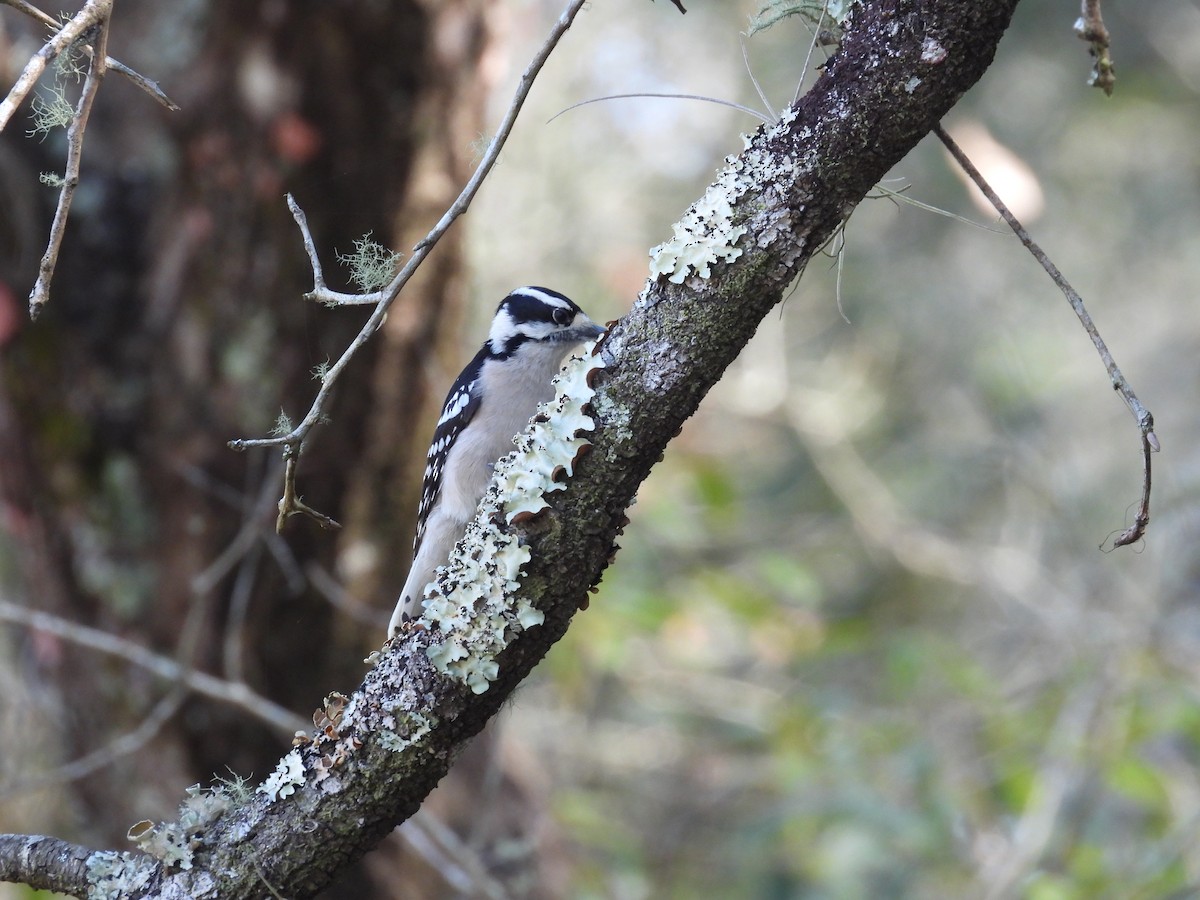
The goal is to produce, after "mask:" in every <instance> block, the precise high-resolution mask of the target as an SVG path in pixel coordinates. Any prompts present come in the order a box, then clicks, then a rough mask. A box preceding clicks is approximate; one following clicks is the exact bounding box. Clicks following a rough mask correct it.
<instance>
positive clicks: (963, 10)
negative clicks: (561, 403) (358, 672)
mask: <svg viewBox="0 0 1200 900" xmlns="http://www.w3.org/2000/svg"><path fill="white" fill-rule="evenodd" d="M1015 6H1016V0H981V2H978V3H971V4H963V3H959V2H956V0H921V2H917V0H880V2H868V3H863V4H860V5H858V6H857V7H856V8H855V11H854V14H853V17H852V19H851V21H850V22H849V23H848V25H847V27H846V31H845V36H844V40H843V44H842V47H841V48H840V50H839V51H838V52H837V53H836V54H835V55H834V57H833V58H832V59H831V60H830V62H829V63H828V64H827V66H826V68H825V72H824V74H823V75H822V77H821V78H820V79H819V81H818V82H817V84H816V85H815V86H814V87H813V89H812V90H811V91H810V92H809V93H808V94H807V95H806V96H805V97H804V98H803V99H802V100H801V101H800V103H799V104H798V105H797V106H796V107H795V109H794V110H792V111H789V112H788V113H787V114H786V115H785V116H784V118H783V120H782V122H781V123H780V124H779V125H777V126H775V127H765V128H763V129H760V131H759V133H758V134H756V135H755V137H754V138H753V140H752V142H751V144H750V146H749V147H748V149H747V150H746V151H745V153H743V154H742V155H741V156H740V157H738V158H736V159H731V160H730V162H729V165H728V167H727V168H726V170H725V171H724V172H723V173H722V179H721V183H722V184H723V185H724V187H722V188H721V190H722V191H723V192H724V196H725V197H726V198H727V199H728V200H729V204H730V206H729V208H730V215H729V216H728V218H727V221H726V223H725V224H726V225H728V226H732V227H734V228H737V227H745V229H746V232H745V233H744V234H743V235H742V236H741V237H740V238H739V239H738V241H737V249H738V250H740V251H741V252H740V256H737V258H736V259H733V260H732V261H730V262H718V263H715V264H714V265H713V266H712V271H711V274H710V275H709V276H708V277H704V278H701V277H699V276H697V275H695V274H687V275H686V277H683V278H682V279H681V282H680V283H673V282H671V281H668V280H667V278H666V277H660V278H659V279H657V280H656V281H654V282H653V283H652V284H650V285H649V286H648V287H647V289H646V290H645V291H644V292H643V294H642V296H641V297H640V298H639V299H638V301H637V303H636V304H635V305H634V308H633V309H632V311H631V312H630V314H629V315H628V316H627V317H625V318H624V319H623V320H622V321H621V322H620V323H619V324H618V325H617V326H616V327H615V328H614V329H613V331H612V333H611V335H610V337H609V339H608V340H607V342H606V343H605V345H604V349H603V355H604V358H605V359H606V361H607V364H608V368H607V369H606V370H605V371H604V372H603V374H602V376H601V377H600V379H599V382H598V388H599V390H598V394H597V397H596V398H595V400H594V402H593V408H594V410H595V418H596V419H597V429H596V431H595V433H594V434H593V435H592V442H593V452H592V453H591V454H590V456H589V457H587V458H586V460H585V461H584V462H583V463H582V464H581V465H580V467H579V470H578V473H577V476H576V477H575V478H574V479H573V480H572V482H571V485H570V488H569V489H568V490H567V491H566V492H563V493H556V494H553V495H550V496H549V497H548V499H549V500H550V502H551V505H552V511H551V512H550V513H549V514H547V515H544V516H541V517H540V518H539V519H537V520H536V522H535V523H534V524H532V525H528V526H526V527H525V528H524V535H525V537H526V538H527V539H528V541H529V542H530V544H531V545H532V547H533V559H532V561H531V562H530V563H529V564H528V566H527V567H526V569H527V572H528V574H527V576H526V577H525V578H524V580H523V584H522V587H523V593H526V594H528V595H529V596H531V597H535V598H539V599H538V606H539V608H540V609H541V610H542V611H543V612H544V613H545V616H546V618H545V623H544V625H542V626H540V627H535V628H532V629H530V630H529V631H527V632H525V633H523V634H522V635H521V636H520V637H519V638H518V639H517V640H516V641H515V642H514V643H512V644H511V645H510V646H509V647H508V648H507V649H506V650H505V651H504V652H503V653H502V654H501V655H500V657H499V659H498V661H499V663H500V675H499V677H498V679H497V680H496V681H495V682H493V683H492V685H491V687H490V689H489V690H488V691H486V692H485V693H483V694H478V695H477V694H472V693H470V692H469V691H468V690H467V689H466V688H464V687H463V686H461V685H459V684H456V683H452V682H449V681H447V680H446V679H444V678H442V677H441V676H439V675H438V674H437V673H436V672H434V670H433V668H432V666H431V664H430V663H429V661H428V658H427V657H426V654H425V649H426V648H427V647H428V646H429V644H430V643H431V641H432V640H433V637H434V636H432V635H430V634H429V633H428V632H421V631H415V632H412V633H409V634H408V635H407V636H406V638H405V639H404V640H403V642H401V643H399V644H398V645H397V646H395V647H393V648H392V649H391V650H390V651H388V652H387V653H386V654H385V655H384V657H383V658H382V660H381V661H380V663H379V664H378V665H377V666H376V667H375V668H374V669H373V670H372V671H371V672H370V673H369V674H368V676H367V678H366V680H365V681H364V683H363V685H362V686H361V687H360V689H359V691H358V692H356V694H355V697H354V699H353V702H354V708H355V715H354V716H353V718H352V721H351V722H350V723H349V724H348V725H347V726H346V727H345V730H344V731H342V732H341V733H340V734H339V735H338V736H337V741H341V742H343V746H347V747H349V748H350V752H349V753H348V755H346V757H345V759H344V761H343V762H341V763H340V764H339V765H338V766H336V767H334V768H333V769H332V770H331V774H329V776H328V777H326V778H324V779H323V780H322V781H321V782H320V783H315V779H314V778H313V777H311V773H312V772H313V771H315V769H316V768H318V767H319V763H318V760H319V758H320V757H321V755H322V754H323V753H328V752H329V751H330V749H331V747H332V744H331V743H330V742H329V741H326V742H322V743H321V744H320V745H319V746H317V745H310V746H309V747H308V748H306V749H305V751H304V754H303V755H304V760H305V766H306V772H308V773H309V774H310V777H308V778H307V780H306V783H304V784H302V785H300V786H298V787H297V789H296V791H295V793H294V794H292V795H291V796H289V797H287V798H283V799H279V800H276V801H273V802H272V801H269V800H268V799H267V798H266V797H264V796H262V795H255V796H254V797H253V798H251V799H250V800H249V801H248V802H246V803H244V804H242V805H240V806H239V807H237V808H235V809H231V810H229V811H228V812H226V813H224V814H222V815H221V816H220V817H219V818H218V819H217V820H216V821H215V822H214V823H212V825H211V826H210V827H209V828H208V830H207V831H206V832H205V833H204V835H203V837H202V844H201V846H200V848H199V852H198V853H197V859H196V866H195V868H193V869H191V870H189V871H184V872H179V871H166V870H163V869H156V870H155V871H154V874H153V879H152V885H151V887H150V889H148V890H146V891H144V892H141V893H139V894H138V896H154V897H181V896H190V897H221V898H251V897H267V896H270V895H271V893H273V892H277V894H278V895H282V896H289V897H303V896H310V895H311V894H312V893H314V892H315V891H317V890H318V889H320V888H321V887H322V886H323V885H325V884H327V883H328V882H329V880H330V878H332V877H333V875H334V874H335V873H336V872H337V871H339V870H340V869H341V868H342V867H344V866H345V865H346V864H347V863H348V862H349V861H351V860H353V859H356V858H358V857H359V856H361V855H362V854H363V853H365V852H366V851H367V850H369V849H370V848H371V847H373V846H374V845H375V844H376V843H377V842H378V841H379V839H380V838H381V837H382V836H383V835H385V834H387V833H388V831H390V830H391V829H392V828H393V827H394V825H395V824H396V823H398V822H400V821H402V820H403V819H404V818H406V817H407V816H409V815H411V814H412V812H413V811H414V810H416V809H417V808H418V807H419V805H420V803H421V801H422V799H423V798H424V797H425V795H426V794H427V793H428V792H429V791H430V790H431V789H432V788H433V787H434V785H435V784H436V783H437V781H438V780H439V779H440V778H441V777H442V775H443V774H444V773H445V772H446V770H447V769H448V767H449V766H450V764H451V762H452V761H453V759H454V757H455V755H456V753H457V752H458V750H459V748H460V747H461V746H462V744H463V742H465V741H466V740H468V739H469V738H470V737H471V736H473V735H474V734H476V733H477V732H478V731H479V730H480V729H481V728H482V727H483V725H484V724H485V723H486V721H487V720H488V718H489V717H490V716H491V715H493V714H494V713H495V712H496V711H497V709H498V708H499V707H500V705H501V704H502V703H503V702H504V700H505V698H506V697H507V696H508V694H509V693H510V692H511V691H512V689H513V688H514V687H515V686H516V685H517V684H518V683H519V682H520V681H521V679H523V678H524V677H525V676H526V674H528V672H529V671H530V669H531V668H532V667H533V666H534V665H535V664H536V663H537V661H538V660H540V659H541V657H542V656H543V655H544V654H545V653H546V651H547V650H548V649H549V647H550V646H551V645H552V644H553V643H554V641H555V640H557V639H558V638H559V637H560V636H561V635H562V634H563V632H564V631H565V630H566V628H567V626H568V625H569V623H570V620H571V617H572V616H573V614H574V612H575V611H576V609H578V608H579V606H580V605H581V603H583V602H584V601H585V600H586V598H587V590H588V588H589V587H590V586H591V585H592V584H593V583H594V582H595V581H596V580H598V578H599V577H600V573H601V572H602V571H603V569H604V567H605V565H606V564H607V561H608V559H609V557H610V554H611V551H612V547H613V542H614V539H615V537H616V536H617V534H618V533H619V529H620V523H621V522H622V519H623V516H624V511H625V509H626V508H627V506H628V505H629V503H630V501H631V500H632V498H633V496H634V493H635V492H636V490H637V488H638V485H640V483H641V482H642V481H643V480H644V478H645V477H646V476H647V474H648V473H649V471H650V469H651V468H652V466H653V465H654V464H655V462H656V461H657V460H658V459H659V458H660V456H661V454H662V452H663V449H664V448H665V447H666V445H667V443H668V442H669V441H670V440H671V438H672V437H673V436H674V434H675V433H676V432H677V430H678V429H679V427H680V426H681V424H682V423H683V422H684V420H686V419H687V418H688V417H689V416H690V415H691V414H692V413H693V412H694V411H695V409H696V407H697V405H698V404H699V402H700V400H701V399H702V398H703V396H704V395H705V393H706V392H707V391H708V389H709V388H710V387H711V386H712V385H713V384H714V383H715V382H716V381H717V380H718V379H719V378H720V377H721V374H722V373H723V372H724V370H725V368H726V366H727V365H728V364H729V363H730V361H731V360H732V359H733V358H734V357H735V356H736V355H737V353H738V352H739V351H740V349H741V348H742V347H743V346H744V345H745V343H746V342H747V341H748V340H749V338H750V337H751V335H752V334H753V332H754V331H755V329H756V328H757V326H758V324H759V322H761V321H762V319H763V317H764V316H765V315H766V314H767V313H768V312H769V311H770V310H771V309H772V307H774V306H775V304H777V303H778V302H779V301H780V299H781V297H782V295H783V292H784V290H785V288H786V287H787V285H788V284H789V282H790V281H791V280H792V279H793V278H794V277H795V276H796V275H797V274H798V273H799V272H800V271H801V270H802V269H803V267H804V265H805V263H806V262H807V260H808V259H809V258H810V257H811V256H812V255H813V254H814V253H815V252H816V251H817V250H818V249H819V248H820V247H821V246H822V245H823V244H824V243H825V241H826V240H828V238H829V237H830V235H831V234H832V233H833V232H834V230H835V229H836V228H837V227H838V226H839V225H840V224H841V223H842V222H843V221H844V220H845V219H846V217H847V216H848V215H849V214H850V212H851V211H852V210H853V209H854V208H855V206H856V205H857V204H858V203H859V202H860V201H861V200H862V198H863V196H864V195H865V194H866V192H867V191H868V190H869V189H870V188H871V187H872V186H873V185H874V184H875V183H876V182H877V181H878V180H879V179H880V178H882V177H883V175H884V174H885V173H886V172H887V170H888V169H889V168H890V167H891V166H892V165H894V164H895V163H896V162H897V161H899V160H900V159H901V158H902V157H903V156H904V155H905V154H906V153H907V152H908V151H909V150H910V149H911V148H912V147H913V146H914V145H915V144H916V143H917V142H918V141H919V140H920V139H921V138H922V137H923V136H924V135H925V134H926V133H927V132H928V131H929V129H930V128H931V126H932V125H933V124H934V123H935V122H937V121H938V120H940V119H941V118H942V116H944V115H945V113H946V112H947V111H948V110H949V109H950V108H951V107H952V106H953V105H954V103H955V101H956V100H957V99H958V98H959V97H960V96H961V95H962V93H963V92H964V91H966V90H967V89H968V88H969V87H970V86H971V85H972V84H974V83H975V81H976V80H978V79H979V77H980V76H981V75H982V74H983V72H984V71H985V70H986V68H987V67H988V65H989V64H990V62H991V59H992V56H993V53H994V50H995V47H996V44H997V42H998V41H999V39H1000V37H1001V35H1002V34H1003V32H1004V30H1005V28H1006V27H1007V24H1008V21H1009V18H1010V17H1011V15H1012V12H1013V9H1014V8H1015ZM551 548H553V552H549V551H550V549H551ZM539 550H545V551H547V552H539ZM385 710H386V711H385ZM406 710H407V711H412V712H421V713H423V714H424V715H427V716H431V717H436V725H435V726H434V728H433V729H432V731H431V732H430V733H429V734H428V735H427V737H426V738H424V739H422V740H420V741H418V742H416V743H415V744H414V745H413V746H411V747H408V748H407V749H405V750H404V751H402V752H393V751H391V750H388V749H386V748H385V747H384V742H383V741H382V740H381V739H380V738H379V735H380V732H381V730H382V729H383V728H384V727H385V725H384V722H385V720H386V719H387V718H389V717H392V718H395V717H397V716H403V715H404V714H405V711H406ZM2 871H4V873H5V874H6V876H7V877H10V878H11V877H19V878H21V879H23V880H27V881H29V882H31V883H38V884H47V883H49V882H48V881H44V880H41V879H40V878H39V877H38V875H37V873H35V872H33V871H20V870H19V869H18V868H17V867H16V866H14V865H13V864H12V861H11V860H7V861H6V865H5V867H4V869H3V870H2ZM56 884H58V885H61V882H56ZM268 885H269V886H270V887H268Z"/></svg>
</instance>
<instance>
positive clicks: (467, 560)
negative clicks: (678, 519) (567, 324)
mask: <svg viewBox="0 0 1200 900" xmlns="http://www.w3.org/2000/svg"><path fill="white" fill-rule="evenodd" d="M592 346H594V345H593V344H587V345H585V346H584V348H583V350H582V351H581V353H582V355H573V356H571V357H570V359H569V360H568V361H567V363H566V364H565V365H564V366H563V369H562V371H561V372H559V374H558V375H556V376H555V378H554V382H553V384H554V388H555V394H554V399H552V400H551V401H549V402H548V403H543V404H542V405H541V406H539V407H538V412H537V414H536V415H535V416H534V417H533V419H532V420H531V422H530V426H529V428H528V429H527V430H526V431H525V433H524V434H522V435H521V436H520V437H519V438H518V439H517V442H516V444H517V449H516V450H514V451H513V452H512V453H510V454H509V455H508V456H506V457H504V459H502V460H500V462H498V463H497V464H496V469H495V472H494V473H493V475H492V481H491V484H490V485H489V486H488V489H487V491H486V493H485V494H484V498H483V501H482V502H481V504H480V508H479V512H478V513H477V514H476V516H475V519H474V520H473V521H472V522H471V523H470V524H469V525H468V526H467V529H466V534H465V535H464V537H463V539H462V540H461V541H459V543H458V544H457V545H456V546H455V548H454V553H453V555H452V556H451V558H450V564H449V565H448V566H446V567H444V568H445V570H446V571H445V574H444V577H443V573H442V570H441V569H439V570H438V583H437V584H436V585H435V586H434V587H432V588H430V590H429V593H428V594H427V595H426V599H425V603H424V609H425V611H424V614H423V615H422V617H421V621H423V622H424V623H425V624H426V625H427V626H428V627H430V628H431V630H436V631H437V632H438V633H439V634H440V635H441V636H442V640H441V641H440V642H439V643H435V644H431V645H430V647H429V649H428V650H427V651H426V652H427V654H428V656H429V660H430V661H431V662H432V663H433V665H434V668H436V669H437V670H438V671H439V672H441V673H443V674H445V675H448V676H450V677H451V678H455V679H457V680H459V681H462V682H463V683H465V684H466V685H467V686H468V687H470V688H471V690H472V691H474V692H475V693H477V694H482V693H483V692H484V691H486V690H487V689H488V686H489V685H490V684H491V683H492V682H493V681H495V679H496V676H497V675H498V674H499V671H500V667H499V665H498V664H497V662H496V656H497V655H498V654H499V653H500V651H501V650H503V649H504V648H505V647H507V646H508V644H509V643H510V642H511V641H512V639H513V638H514V637H516V636H517V635H518V634H520V633H521V632H522V631H525V630H526V629H528V628H532V627H533V626H535V625H540V624H541V623H542V621H543V620H544V616H543V614H542V612H541V611H540V610H538V609H537V608H535V607H534V606H533V604H532V603H530V602H529V600H528V599H526V598H524V597H520V596H516V595H515V593H514V592H515V591H516V590H517V588H518V587H519V586H520V575H521V567H522V566H523V565H524V564H525V563H527V562H528V561H529V548H528V547H524V546H522V545H521V544H520V543H519V542H518V541H517V538H516V536H515V535H513V534H511V533H509V532H507V531H505V530H503V529H502V527H501V526H500V525H499V524H498V523H500V522H503V523H505V524H510V523H512V522H513V521H514V520H519V519H523V518H527V517H529V516H533V515H536V514H537V513H538V512H540V511H541V510H543V509H545V508H546V507H547V506H548V504H547V503H546V500H545V497H544V495H545V494H547V493H549V492H550V491H561V490H565V489H566V484H564V483H563V481H562V480H561V479H562V478H564V477H569V476H570V475H573V474H574V471H575V462H576V460H577V459H578V458H579V456H580V454H581V451H582V449H583V447H585V446H587V445H588V444H589V443H590V442H589V441H588V440H587V439H586V438H585V437H583V436H582V433H583V432H587V431H591V430H592V429H594V428H595V423H594V422H593V420H592V418H591V417H590V416H589V415H587V413H585V412H584V406H585V404H587V402H588V401H589V400H590V399H591V397H592V395H593V393H594V391H593V390H592V389H591V388H590V387H589V386H588V373H589V372H591V371H592V370H593V369H598V368H601V367H603V365H604V363H603V362H602V361H601V360H600V358H599V357H595V356H592V355H591V352H590V350H591V347H592ZM443 581H444V582H445V584H446V589H445V590H443V588H442V582H443Z"/></svg>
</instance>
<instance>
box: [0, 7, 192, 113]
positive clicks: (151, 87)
mask: <svg viewBox="0 0 1200 900" xmlns="http://www.w3.org/2000/svg"><path fill="white" fill-rule="evenodd" d="M0 4H3V5H4V6H11V7H12V8H13V9H15V10H17V11H19V12H23V13H25V15H27V16H29V17H30V18H32V19H36V20H37V21H38V22H40V23H41V24H43V25H45V26H46V27H47V28H51V29H54V30H57V29H58V28H60V27H61V26H62V23H61V22H59V21H57V20H55V18H54V17H53V16H51V15H49V14H48V13H44V12H42V11H41V10H40V9H38V8H37V7H36V6H34V5H33V4H32V3H29V2H28V0H0ZM83 50H84V52H85V53H88V54H89V55H90V54H92V53H94V52H95V48H93V47H92V45H91V44H85V45H84V46H83ZM104 65H105V66H107V67H108V68H110V69H112V70H113V71H114V72H116V73H117V74H119V75H123V76H124V77H125V78H128V79H129V80H130V81H132V82H133V83H134V84H135V85H137V86H138V87H139V88H140V89H141V90H143V91H145V92H146V93H147V94H149V95H150V96H151V97H153V98H154V99H155V100H156V101H158V102H159V103H161V104H162V105H163V106H165V107H166V108H167V109H169V110H171V112H177V111H178V110H179V106H178V105H177V104H176V103H175V101H174V100H172V99H171V98H170V97H168V96H167V94H166V92H165V91H164V90H163V89H162V88H161V87H159V86H158V82H157V81H153V80H151V79H149V78H147V77H146V76H145V75H143V74H141V73H140V72H138V71H136V70H135V69H131V68H130V67H129V66H127V65H125V63H123V62H121V61H120V60H116V59H113V58H112V57H111V56H107V57H105V59H104ZM0 128H3V125H0Z"/></svg>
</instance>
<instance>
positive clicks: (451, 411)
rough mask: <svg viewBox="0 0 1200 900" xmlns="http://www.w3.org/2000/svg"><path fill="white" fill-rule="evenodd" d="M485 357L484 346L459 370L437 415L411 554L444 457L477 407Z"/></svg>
mask: <svg viewBox="0 0 1200 900" xmlns="http://www.w3.org/2000/svg"><path fill="white" fill-rule="evenodd" d="M486 358H487V348H486V347H484V348H483V349H481V350H480V351H479V353H477V354H476V355H475V358H474V359H473V360H471V362H470V363H469V364H468V365H467V367H466V368H465V369H463V370H462V374H460V375H459V376H458V378H457V380H456V381H455V382H454V385H453V386H452V387H451V388H450V393H449V394H447V395H446V402H445V403H444V404H443V405H442V414H441V416H439V417H438V423H437V428H435V429H434V432H433V440H432V441H431V442H430V444H429V452H428V453H427V454H426V455H425V477H424V479H423V481H422V482H421V505H420V506H419V507H418V508H417V534H416V537H414V538H413V554H414V555H415V554H416V552H417V550H419V549H420V547H421V538H423V537H424V536H425V522H426V519H428V518H429V512H430V510H432V509H433V507H434V504H435V503H437V498H438V495H439V494H440V493H441V492H442V473H443V471H444V470H445V467H446V457H447V456H449V454H450V449H451V448H452V447H453V446H454V442H455V441H457V440H458V436H459V435H460V434H462V430H463V429H464V428H466V427H467V423H468V422H470V421H471V419H472V418H473V417H474V415H475V413H476V411H477V410H478V409H479V399H480V398H479V390H478V381H479V372H480V369H482V368H483V361H484V359H486Z"/></svg>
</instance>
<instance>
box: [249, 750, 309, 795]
mask: <svg viewBox="0 0 1200 900" xmlns="http://www.w3.org/2000/svg"><path fill="white" fill-rule="evenodd" d="M302 784H304V760H303V759H301V758H300V751H299V750H292V751H290V752H289V753H288V754H287V756H285V757H284V758H283V759H281V760H280V761H279V763H278V764H277V765H276V766H275V771H274V772H272V773H271V774H270V775H268V776H267V780H266V781H264V782H263V783H262V784H260V785H259V786H258V788H257V790H258V792H259V793H260V794H266V795H267V797H268V798H269V799H271V800H278V799H279V798H280V797H287V796H290V795H291V794H294V793H295V792H296V788H297V787H298V786H299V785H302Z"/></svg>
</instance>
